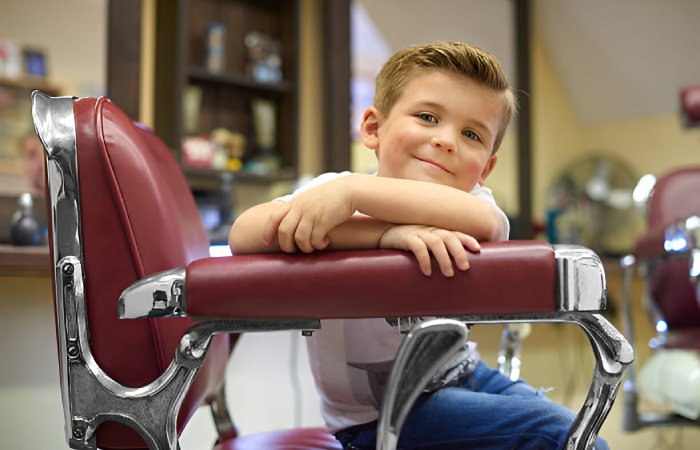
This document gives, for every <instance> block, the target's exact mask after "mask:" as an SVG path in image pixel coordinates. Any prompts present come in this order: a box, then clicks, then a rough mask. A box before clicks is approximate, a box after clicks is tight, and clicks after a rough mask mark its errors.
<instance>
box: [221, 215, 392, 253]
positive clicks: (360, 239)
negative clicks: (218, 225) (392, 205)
mask: <svg viewBox="0 0 700 450" xmlns="http://www.w3.org/2000/svg"><path fill="white" fill-rule="evenodd" d="M278 207H279V204H277V203H276V202H270V203H264V204H261V205H257V206H254V207H253V208H251V209H249V210H247V211H245V212H244V213H243V214H241V216H240V217H239V218H238V219H236V221H235V222H234V224H233V226H232V227H231V231H230V232H229V246H230V247H231V251H232V252H233V254H247V253H272V252H280V251H281V249H280V246H279V243H278V241H277V238H276V237H275V238H273V239H272V241H270V242H265V240H264V239H263V230H264V228H265V223H266V221H267V219H268V217H269V215H270V214H271V213H272V212H273V211H274V210H275V209H276V208H278ZM390 226H391V224H390V223H387V222H385V221H382V220H378V219H375V218H372V217H366V216H353V217H351V218H350V219H348V220H347V221H346V222H344V223H342V224H340V225H338V226H337V227H335V228H334V229H332V230H331V231H330V233H329V234H328V237H329V238H330V244H329V246H328V249H331V250H349V249H372V248H377V247H378V245H379V240H380V238H381V237H382V235H383V234H384V232H385V231H386V230H387V229H388V228H389V227H390Z"/></svg>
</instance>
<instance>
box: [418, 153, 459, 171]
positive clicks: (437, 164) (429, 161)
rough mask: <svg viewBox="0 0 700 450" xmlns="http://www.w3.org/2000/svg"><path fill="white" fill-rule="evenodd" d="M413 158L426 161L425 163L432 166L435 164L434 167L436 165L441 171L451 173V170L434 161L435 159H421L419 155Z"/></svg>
mask: <svg viewBox="0 0 700 450" xmlns="http://www.w3.org/2000/svg"><path fill="white" fill-rule="evenodd" d="M415 158H416V159H417V160H418V161H422V162H424V163H426V164H430V165H432V166H435V167H437V168H438V169H441V170H443V171H445V172H447V173H452V172H450V171H449V170H447V167H445V166H443V165H442V164H440V163H437V162H435V161H433V160H430V159H423V158H419V157H417V156H416V157H415Z"/></svg>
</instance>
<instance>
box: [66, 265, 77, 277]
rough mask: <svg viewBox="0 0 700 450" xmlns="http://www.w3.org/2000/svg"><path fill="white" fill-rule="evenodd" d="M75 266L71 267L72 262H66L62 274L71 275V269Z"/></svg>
mask: <svg viewBox="0 0 700 450" xmlns="http://www.w3.org/2000/svg"><path fill="white" fill-rule="evenodd" d="M74 270H75V268H74V267H73V264H66V265H65V266H63V274H64V275H73V271H74Z"/></svg>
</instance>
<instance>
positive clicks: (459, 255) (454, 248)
mask: <svg viewBox="0 0 700 450" xmlns="http://www.w3.org/2000/svg"><path fill="white" fill-rule="evenodd" d="M450 234H451V235H450V236H449V237H446V238H445V240H444V242H445V246H446V247H447V251H448V252H449V254H450V255H451V256H452V259H454V261H455V264H456V265H457V267H458V268H459V270H467V269H469V255H467V251H466V250H465V249H464V247H465V245H466V244H465V243H463V242H462V241H461V240H460V239H459V237H458V236H455V235H454V234H452V233H450Z"/></svg>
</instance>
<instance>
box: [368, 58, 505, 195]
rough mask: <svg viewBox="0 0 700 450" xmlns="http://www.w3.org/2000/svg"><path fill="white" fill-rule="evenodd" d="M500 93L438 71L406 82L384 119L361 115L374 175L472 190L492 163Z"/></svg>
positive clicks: (370, 112)
mask: <svg viewBox="0 0 700 450" xmlns="http://www.w3.org/2000/svg"><path fill="white" fill-rule="evenodd" d="M502 113H503V94H502V93H500V92H497V91H494V90H492V89H489V88H486V87H484V86H482V85H480V84H479V83H477V82H475V81H473V80H471V79H469V78H467V77H465V76H461V75H456V74H453V73H450V72H447V71H443V70H430V71H425V72H424V73H419V74H418V75H416V76H415V77H414V78H413V79H412V80H410V81H409V82H408V83H406V86H405V88H404V90H403V93H402V94H401V96H400V97H399V98H398V99H397V101H396V103H395V104H394V106H393V107H392V108H391V111H390V113H389V115H388V116H386V115H382V113H381V112H379V111H377V110H376V109H375V108H370V109H368V110H367V112H365V116H364V117H363V125H362V128H363V129H362V136H363V142H364V144H365V145H366V146H367V147H369V148H371V149H373V150H376V152H377V157H378V159H379V173H378V174H379V175H380V176H385V177H393V178H404V179H412V180H421V181H430V182H434V183H440V184H443V185H447V186H451V187H454V188H457V189H460V190H463V191H467V192H469V191H471V190H472V189H473V188H474V186H475V185H476V184H477V183H483V180H484V179H485V178H486V177H487V176H488V174H489V172H490V171H491V169H493V166H494V165H495V163H496V156H493V155H491V151H492V149H493V145H494V140H495V137H496V134H497V132H498V127H499V124H500V121H501V119H502Z"/></svg>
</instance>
